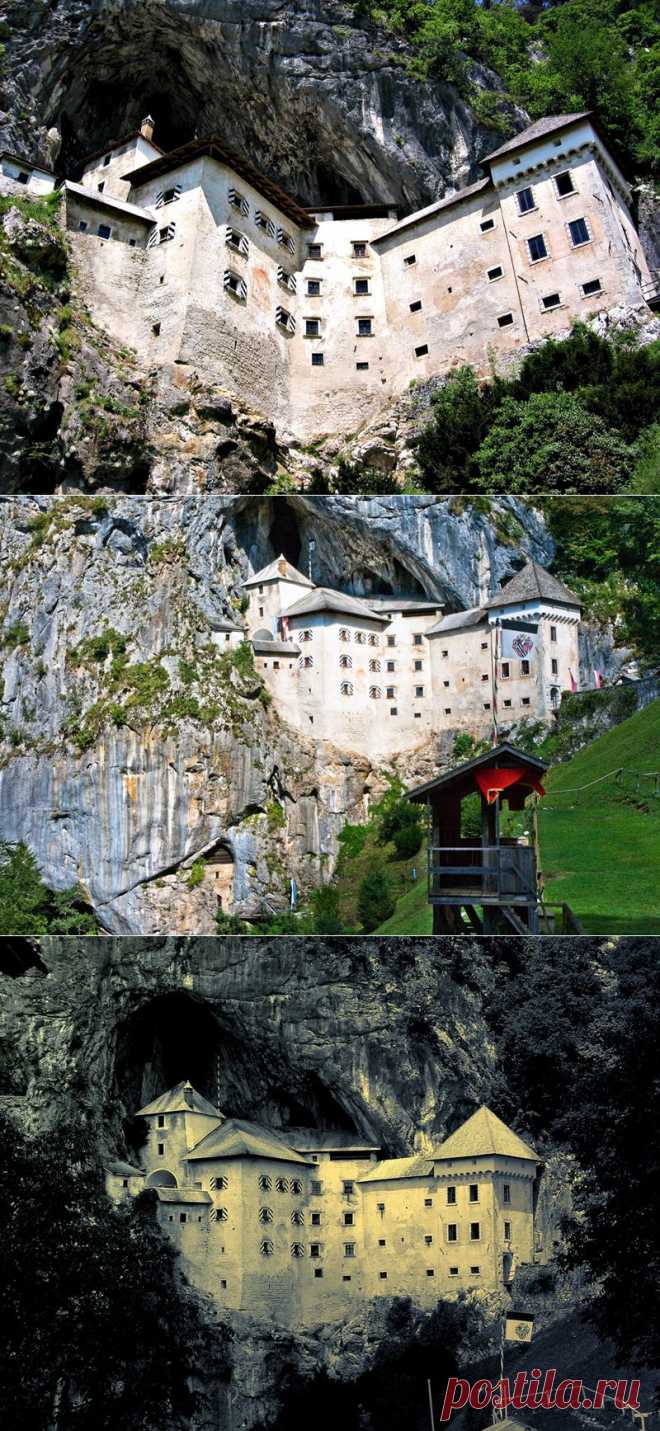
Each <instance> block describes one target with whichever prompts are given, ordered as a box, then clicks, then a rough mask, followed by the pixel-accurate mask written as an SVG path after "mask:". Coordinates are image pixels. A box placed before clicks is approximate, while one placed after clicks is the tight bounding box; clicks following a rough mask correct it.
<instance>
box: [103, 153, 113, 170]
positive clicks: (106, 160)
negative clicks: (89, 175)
mask: <svg viewBox="0 0 660 1431" xmlns="http://www.w3.org/2000/svg"><path fill="white" fill-rule="evenodd" d="M110 157H111V156H110V155H109V154H105V155H104V156H103V168H104V169H105V167H106V165H107V164H109V163H110Z"/></svg>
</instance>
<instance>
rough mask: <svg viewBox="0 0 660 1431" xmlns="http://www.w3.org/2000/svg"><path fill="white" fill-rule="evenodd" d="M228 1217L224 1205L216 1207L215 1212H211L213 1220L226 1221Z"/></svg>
mask: <svg viewBox="0 0 660 1431" xmlns="http://www.w3.org/2000/svg"><path fill="white" fill-rule="evenodd" d="M228 1217H229V1213H228V1212H227V1209H226V1207H216V1209H215V1212H212V1213H211V1218H212V1220H213V1221H214V1222H226V1221H227V1218H228Z"/></svg>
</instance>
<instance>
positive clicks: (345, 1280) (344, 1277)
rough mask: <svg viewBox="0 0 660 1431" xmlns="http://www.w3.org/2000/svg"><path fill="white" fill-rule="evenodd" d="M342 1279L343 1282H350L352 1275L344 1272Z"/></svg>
mask: <svg viewBox="0 0 660 1431" xmlns="http://www.w3.org/2000/svg"><path fill="white" fill-rule="evenodd" d="M341 1280H342V1282H350V1280H351V1279H350V1276H348V1277H347V1276H346V1274H344V1276H343V1277H342V1279H341Z"/></svg>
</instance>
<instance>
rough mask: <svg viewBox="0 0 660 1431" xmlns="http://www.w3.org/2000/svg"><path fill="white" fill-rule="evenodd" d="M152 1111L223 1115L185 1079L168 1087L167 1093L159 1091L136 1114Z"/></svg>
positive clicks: (143, 1116) (146, 1115)
mask: <svg viewBox="0 0 660 1431" xmlns="http://www.w3.org/2000/svg"><path fill="white" fill-rule="evenodd" d="M152 1113H205V1114H206V1116H207V1117H208V1118H222V1116H223V1115H222V1113H220V1112H219V1110H218V1109H217V1108H214V1107H213V1104H212V1103H209V1102H208V1099H206V1098H202V1095H201V1093H198V1092H197V1090H196V1089H195V1088H193V1086H192V1083H189V1082H188V1080H187V1079H185V1080H184V1081H183V1082H182V1083H177V1084H176V1085H175V1087H174V1088H170V1089H168V1091H167V1093H161V1094H160V1097H159V1098H154V1100H153V1102H152V1103H145V1106H144V1108H139V1109H138V1112H137V1115H136V1116H137V1117H138V1118H146V1117H149V1116H150V1115H151V1114H152Z"/></svg>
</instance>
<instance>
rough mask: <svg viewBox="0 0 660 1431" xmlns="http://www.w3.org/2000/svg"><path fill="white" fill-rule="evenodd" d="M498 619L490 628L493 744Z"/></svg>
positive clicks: (495, 733)
mask: <svg viewBox="0 0 660 1431" xmlns="http://www.w3.org/2000/svg"><path fill="white" fill-rule="evenodd" d="M499 624H500V623H499V620H497V621H496V622H495V623H494V625H493V626H491V628H490V678H491V685H492V688H493V745H497V631H498V627H499Z"/></svg>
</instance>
